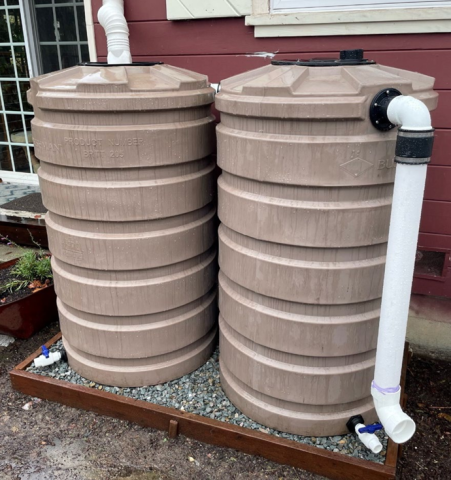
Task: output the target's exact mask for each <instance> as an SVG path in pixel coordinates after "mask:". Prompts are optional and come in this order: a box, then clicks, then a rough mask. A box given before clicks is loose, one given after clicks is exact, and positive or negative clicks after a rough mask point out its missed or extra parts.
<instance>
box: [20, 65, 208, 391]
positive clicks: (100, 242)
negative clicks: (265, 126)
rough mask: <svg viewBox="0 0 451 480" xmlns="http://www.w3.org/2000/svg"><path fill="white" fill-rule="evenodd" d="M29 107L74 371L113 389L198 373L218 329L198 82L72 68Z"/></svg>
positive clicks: (179, 76) (51, 79) (41, 86)
mask: <svg viewBox="0 0 451 480" xmlns="http://www.w3.org/2000/svg"><path fill="white" fill-rule="evenodd" d="M29 99H30V102H31V103H32V104H33V106H34V111H35V115H36V117H35V118H34V120H33V122H32V128H33V140H34V144H35V152H36V156H37V158H39V160H40V161H41V168H40V169H39V181H40V185H41V190H42V196H43V201H44V204H45V206H46V207H47V209H48V210H49V213H48V214H47V216H46V224H47V231H48V236H49V246H50V250H51V252H52V253H53V260H52V264H53V270H54V276H55V287H56V292H57V295H58V308H59V315H60V322H61V329H62V332H63V340H64V345H65V347H66V350H67V353H68V357H69V363H70V365H71V366H72V367H73V368H74V370H76V371H77V372H78V373H80V374H81V375H82V376H84V377H86V378H88V379H91V380H95V381H97V382H100V383H104V384H107V385H117V386H138V385H149V384H156V383H160V382H164V381H167V380H171V379H174V378H177V377H180V376H182V375H184V374H186V373H188V372H190V371H192V370H194V369H196V368H198V367H199V366H200V365H201V364H203V363H204V362H205V361H206V360H207V359H208V358H209V356H210V355H211V352H212V349H213V347H214V340H215V335H216V330H217V311H216V287H215V285H216V276H217V267H216V259H215V257H216V247H215V240H216V226H215V204H214V195H215V177H214V173H213V172H214V168H215V164H214V161H213V160H212V158H211V157H210V154H211V153H212V151H213V148H214V127H213V120H214V118H213V117H212V115H211V111H210V106H211V103H212V102H213V99H214V91H213V89H212V88H210V87H209V84H208V82H207V78H206V77H205V76H203V75H199V74H197V73H193V72H190V71H187V70H182V69H180V68H175V67H171V66H168V65H160V64H148V65H143V64H138V65H137V64H134V65H129V66H104V65H87V66H78V67H74V68H71V69H68V70H63V71H61V72H56V73H52V74H49V75H44V76H42V77H38V78H35V79H32V80H31V90H30V92H29Z"/></svg>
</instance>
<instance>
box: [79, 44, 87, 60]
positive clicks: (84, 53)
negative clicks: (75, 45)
mask: <svg viewBox="0 0 451 480" xmlns="http://www.w3.org/2000/svg"><path fill="white" fill-rule="evenodd" d="M80 50H81V61H82V62H89V47H88V45H80Z"/></svg>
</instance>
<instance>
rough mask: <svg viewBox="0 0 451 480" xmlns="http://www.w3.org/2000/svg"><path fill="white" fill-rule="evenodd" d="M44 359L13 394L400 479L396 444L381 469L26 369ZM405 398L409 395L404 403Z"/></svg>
mask: <svg viewBox="0 0 451 480" xmlns="http://www.w3.org/2000/svg"><path fill="white" fill-rule="evenodd" d="M61 336H62V335H61V333H58V334H57V335H56V336H55V337H53V338H52V339H51V340H50V341H48V342H47V343H46V346H47V347H48V348H50V347H51V346H52V345H53V344H54V343H56V342H57V341H58V340H59V339H60V338H61ZM408 352H409V349H408V344H407V343H406V347H405V352H404V364H403V375H402V379H401V385H402V387H404V384H405V379H406V372H407V363H408V360H409V353H408ZM40 354H41V350H40V349H39V350H37V351H36V352H34V353H33V354H32V355H30V356H29V357H28V358H27V359H26V360H24V361H23V362H22V363H20V364H19V365H17V366H16V367H15V368H14V370H12V371H11V372H10V379H11V383H12V386H13V388H14V390H17V391H19V392H22V393H24V394H26V395H31V396H34V397H39V398H43V399H45V400H50V401H53V402H58V403H62V404H63V405H67V406H69V407H73V408H80V409H83V410H87V411H91V412H95V413H98V414H100V415H107V416H109V417H114V418H119V419H121V420H127V421H130V422H134V423H136V424H138V425H141V426H142V427H149V428H156V429H158V430H163V431H167V432H168V434H169V437H170V438H175V437H176V436H177V435H185V436H186V437H189V438H192V439H194V440H198V441H200V442H204V443H208V444H211V445H217V446H220V447H226V448H233V449H236V450H240V451H242V452H244V453H247V454H250V455H259V456H261V457H264V458H266V459H268V460H271V461H274V462H277V463H281V464H285V465H290V466H292V467H296V468H301V469H303V470H307V471H309V472H313V473H316V474H318V475H323V476H325V477H328V478H330V479H331V480H359V479H364V480H394V479H395V475H396V464H397V460H398V457H399V454H400V448H399V446H398V445H397V444H395V443H394V442H392V440H391V439H389V441H388V447H387V456H386V460H385V464H384V465H381V464H378V463H374V462H371V461H368V460H361V459H358V458H354V457H349V456H347V455H344V454H341V453H334V452H330V451H327V450H323V449H320V448H316V447H313V446H309V445H304V444H302V443H298V442H294V441H291V440H286V439H283V438H279V437H274V436H272V435H268V434H265V433H261V432H257V431H254V430H250V429H248V428H244V427H239V426H235V425H230V424H227V423H225V422H220V421H218V420H211V419H210V418H206V417H202V416H200V415H195V414H192V413H187V412H182V411H180V410H176V409H173V408H169V407H163V406H160V405H156V404H152V403H149V402H145V401H142V400H134V399H131V398H128V397H123V396H120V395H117V394H114V393H108V392H104V391H103V390H94V389H91V388H88V387H84V386H81V385H75V384H72V383H69V382H66V381H63V380H56V379H54V378H51V377H44V376H42V375H38V374H35V373H30V372H26V371H25V369H26V368H27V367H28V366H29V365H30V364H31V363H32V362H33V360H34V359H35V358H36V357H37V356H39V355H40ZM406 398H407V397H406V396H405V395H404V397H403V403H405V401H406Z"/></svg>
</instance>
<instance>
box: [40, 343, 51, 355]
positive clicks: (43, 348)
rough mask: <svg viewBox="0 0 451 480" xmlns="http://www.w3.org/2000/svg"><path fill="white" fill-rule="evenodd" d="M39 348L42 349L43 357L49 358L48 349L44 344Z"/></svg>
mask: <svg viewBox="0 0 451 480" xmlns="http://www.w3.org/2000/svg"><path fill="white" fill-rule="evenodd" d="M41 349H42V355H44V357H45V358H49V357H50V352H49V349H48V348H47V347H46V346H45V345H42V347H41Z"/></svg>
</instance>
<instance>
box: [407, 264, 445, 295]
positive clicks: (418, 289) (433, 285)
mask: <svg viewBox="0 0 451 480" xmlns="http://www.w3.org/2000/svg"><path fill="white" fill-rule="evenodd" d="M412 293H417V294H422V295H434V296H436V297H451V269H448V270H447V272H446V276H445V277H444V278H439V279H434V278H426V277H421V278H420V277H415V278H414V279H413V286H412Z"/></svg>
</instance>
